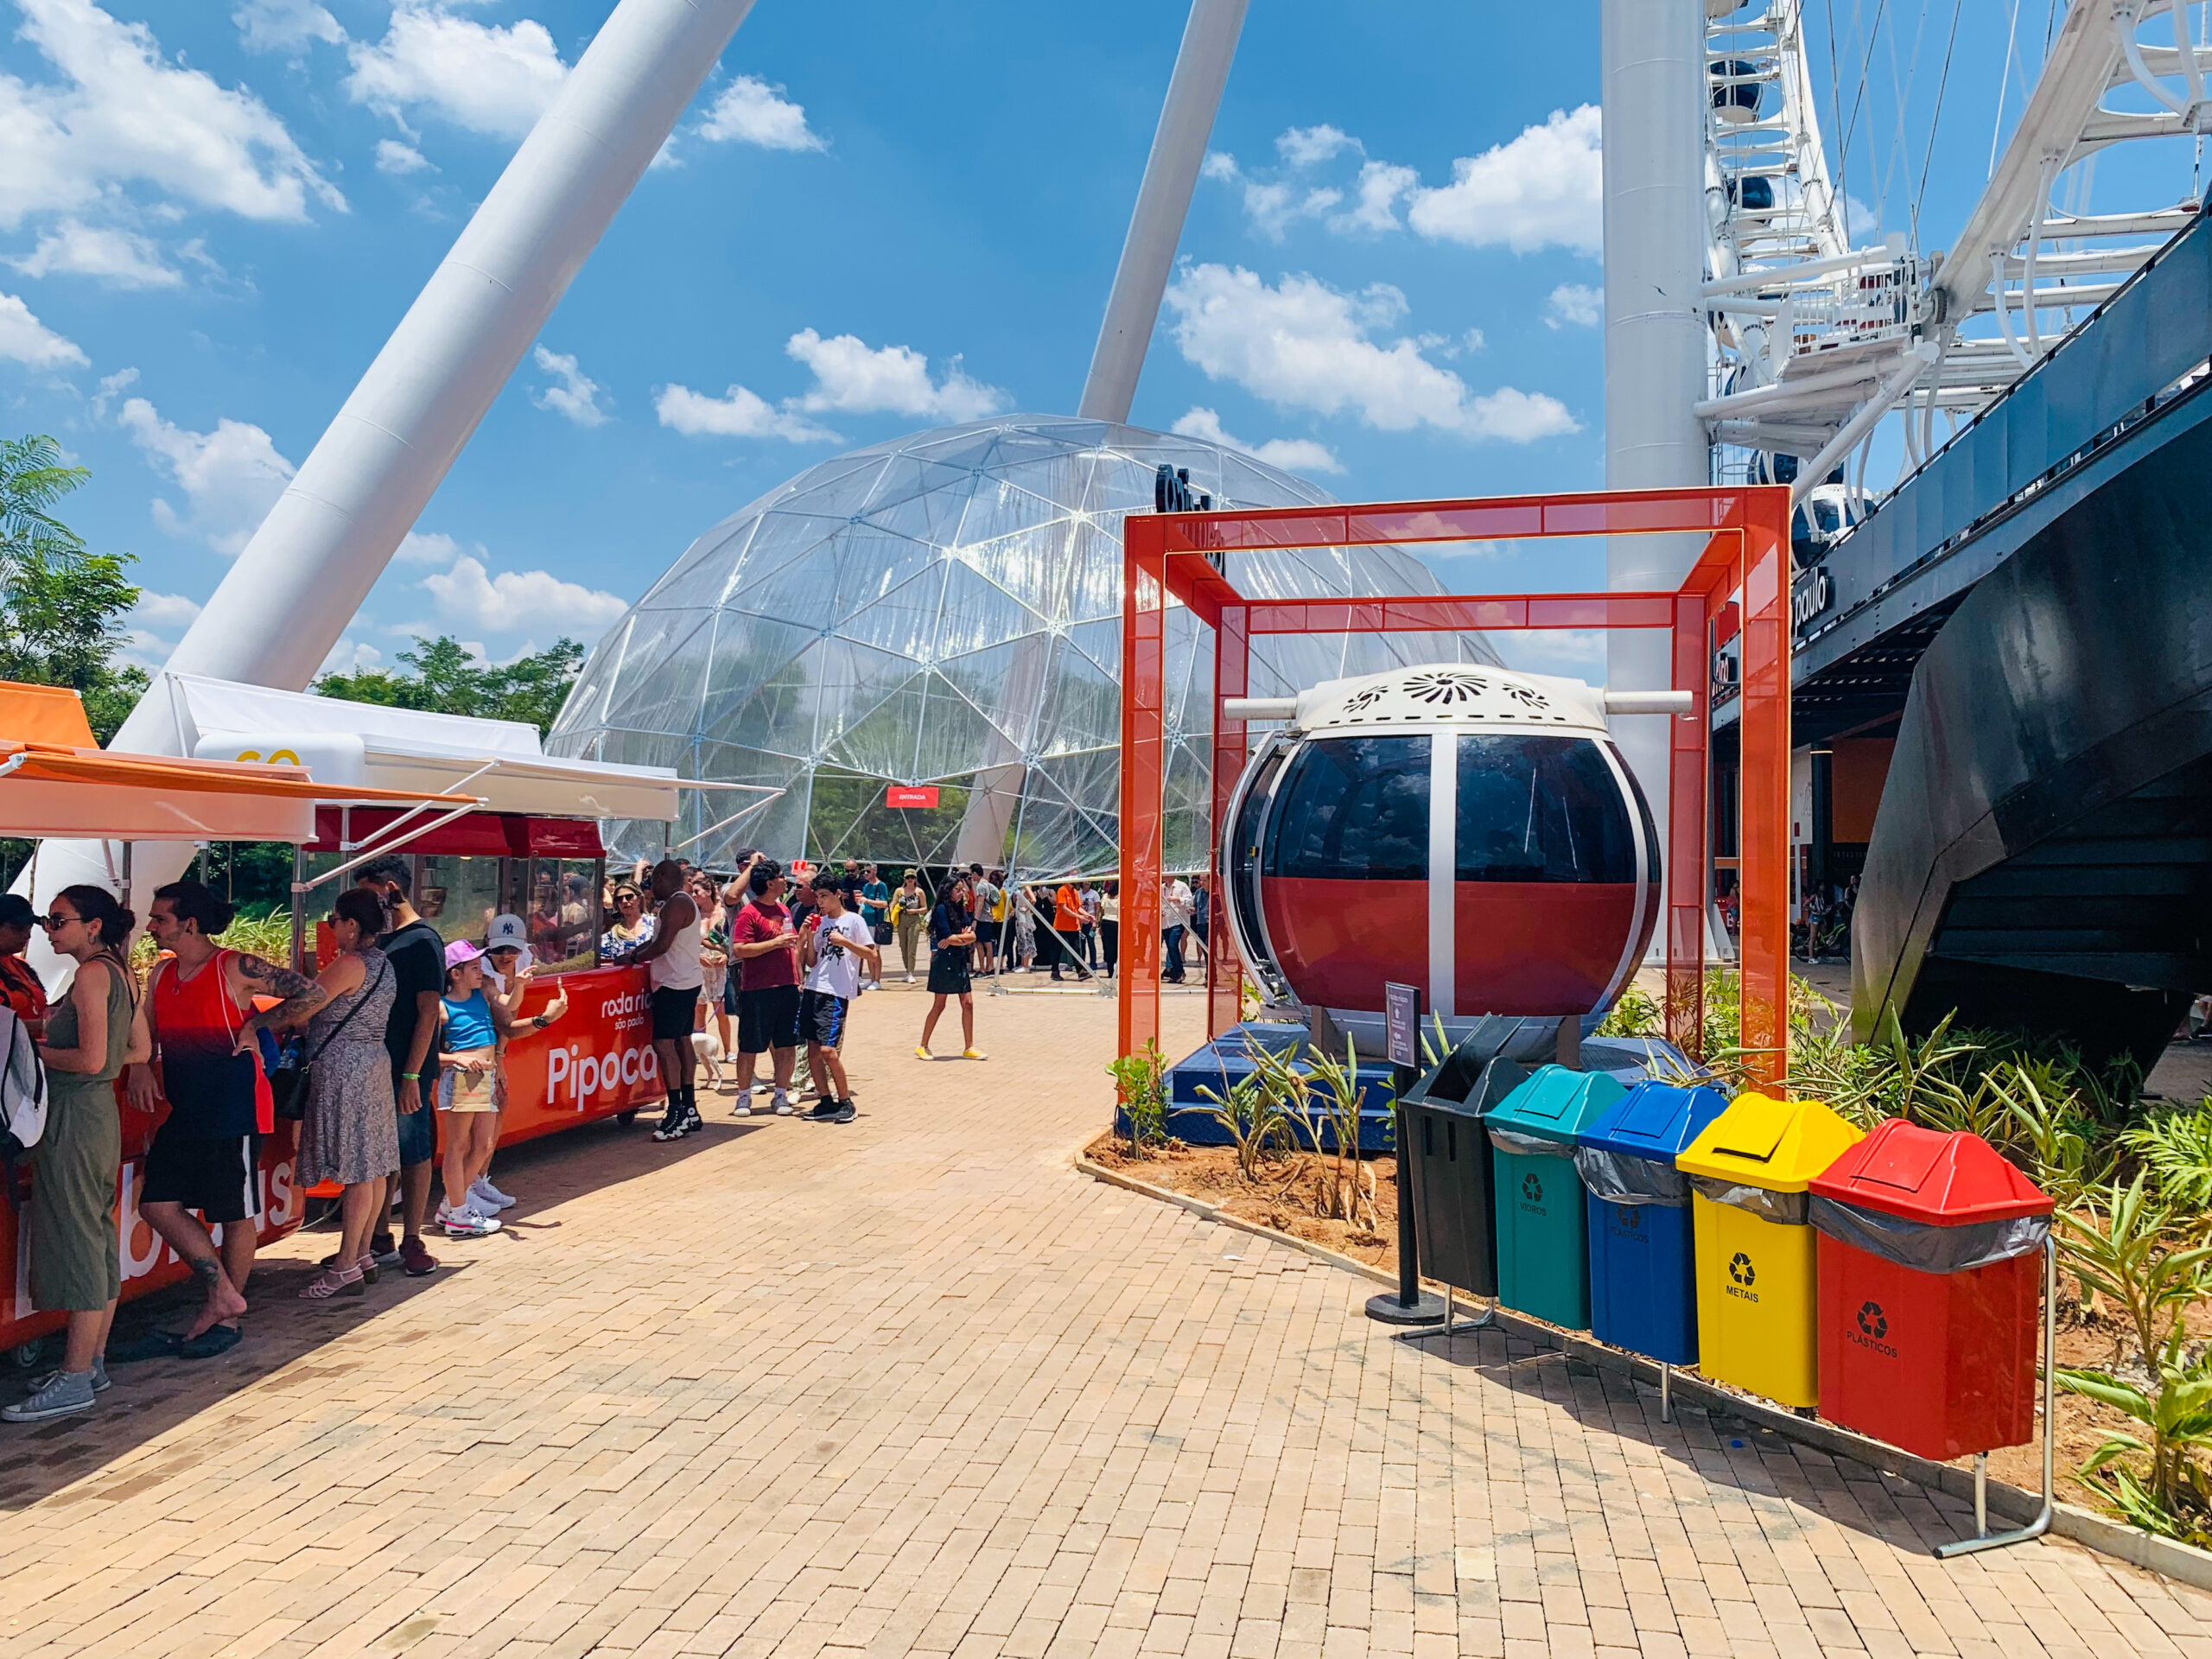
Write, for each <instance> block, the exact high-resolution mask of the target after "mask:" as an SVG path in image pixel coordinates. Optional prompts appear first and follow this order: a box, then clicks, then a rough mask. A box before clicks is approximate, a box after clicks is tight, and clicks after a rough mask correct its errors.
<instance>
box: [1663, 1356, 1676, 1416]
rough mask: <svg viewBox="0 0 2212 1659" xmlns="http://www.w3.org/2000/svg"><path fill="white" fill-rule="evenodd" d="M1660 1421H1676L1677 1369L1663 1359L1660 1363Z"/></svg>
mask: <svg viewBox="0 0 2212 1659" xmlns="http://www.w3.org/2000/svg"><path fill="white" fill-rule="evenodd" d="M1659 1421H1661V1422H1662V1423H1671V1422H1673V1421H1675V1368H1674V1367H1673V1366H1671V1365H1669V1363H1667V1362H1666V1361H1665V1360H1663V1359H1662V1360H1661V1361H1660V1362H1659Z"/></svg>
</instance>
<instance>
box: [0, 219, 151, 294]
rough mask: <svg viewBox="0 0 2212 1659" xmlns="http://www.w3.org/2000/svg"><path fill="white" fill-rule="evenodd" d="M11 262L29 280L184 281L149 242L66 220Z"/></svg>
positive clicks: (138, 284)
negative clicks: (54, 278) (65, 277)
mask: <svg viewBox="0 0 2212 1659" xmlns="http://www.w3.org/2000/svg"><path fill="white" fill-rule="evenodd" d="M8 263H9V264H11V265H13V266H14V267H15V268H16V270H20V271H22V273H23V275H24V276H26V277H49V276H54V275H67V276H72V277H93V278H95V279H96V280H98V281H99V282H103V283H106V284H107V285H108V286H109V287H111V288H175V287H177V286H179V285H180V284H181V283H183V281H184V277H183V275H182V273H181V272H180V271H178V270H176V269H175V267H174V266H172V265H170V264H168V263H167V262H166V261H164V260H163V259H162V251H161V249H160V248H159V247H158V246H156V245H155V244H154V243H153V242H152V241H151V240H150V239H149V238H146V237H143V236H140V235H138V234H137V232H132V231H122V230H116V229H113V228H111V227H108V226H94V225H86V224H85V223H84V222H83V221H81V220H79V219H63V220H62V221H61V222H60V224H59V225H57V226H54V228H53V229H52V230H50V231H48V232H46V233H45V234H44V235H42V236H41V237H40V238H39V239H38V245H37V246H36V247H35V248H33V249H32V250H31V251H29V253H27V254H24V255H22V257H19V258H14V259H10V260H9V261H8Z"/></svg>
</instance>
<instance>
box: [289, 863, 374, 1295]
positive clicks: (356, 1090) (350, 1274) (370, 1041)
mask: <svg viewBox="0 0 2212 1659" xmlns="http://www.w3.org/2000/svg"><path fill="white" fill-rule="evenodd" d="M384 920H385V918H384V905H383V902H382V901H381V900H380V899H378V897H377V895H376V894H375V893H372V892H371V891H370V890H369V889H368V888H366V887H354V888H353V889H351V890H350V891H348V892H346V893H340V894H339V895H338V899H337V902H336V905H335V907H334V909H333V910H332V912H331V914H330V935H331V938H332V940H333V941H334V943H335V944H337V946H338V954H337V956H336V957H334V958H332V960H331V962H330V963H329V964H328V965H327V967H325V968H324V969H323V970H322V971H321V973H320V974H318V975H317V976H315V983H316V984H318V985H320V986H321V987H322V988H323V989H324V990H325V991H327V992H328V993H329V996H330V1000H329V1001H327V1002H325V1003H324V1004H323V1005H322V1006H321V1007H320V1008H318V1009H316V1010H315V1016H314V1018H313V1019H311V1020H309V1021H308V1041H307V1051H306V1058H307V1060H308V1101H307V1114H306V1116H304V1117H303V1118H302V1120H301V1122H300V1155H299V1164H298V1167H297V1172H296V1174H295V1175H294V1177H293V1179H294V1180H295V1181H296V1183H297V1184H298V1185H300V1186H302V1187H309V1186H314V1185H318V1184H319V1183H321V1182H323V1181H336V1182H338V1183H340V1185H343V1186H344V1187H345V1189H346V1192H345V1194H344V1196H343V1197H341V1198H340V1199H339V1200H338V1226H339V1237H338V1254H337V1255H334V1256H333V1257H332V1258H331V1261H330V1265H329V1266H328V1267H327V1268H325V1269H324V1270H323V1272H322V1274H321V1277H319V1278H317V1279H316V1280H315V1281H314V1282H313V1283H311V1284H309V1285H308V1287H307V1288H306V1289H305V1290H303V1291H302V1292H301V1293H300V1297H301V1300H303V1301H310V1302H321V1301H327V1300H329V1299H330V1298H331V1297H333V1296H359V1295H360V1294H363V1291H362V1287H363V1286H364V1285H365V1284H371V1283H373V1282H374V1281H375V1279H376V1272H377V1259H376V1256H375V1254H374V1253H373V1252H372V1251H371V1250H370V1249H369V1234H370V1232H371V1230H372V1229H373V1228H374V1226H375V1224H376V1221H377V1210H378V1201H379V1200H380V1199H381V1198H382V1197H383V1196H384V1182H385V1177H386V1176H388V1175H395V1174H397V1173H398V1172H399V1114H398V1108H397V1104H396V1103H395V1102H394V1100H393V1096H392V1091H391V1056H390V1054H389V1053H387V1052H386V1051H385V1045H384V1033H385V1024H386V1022H387V1021H388V1020H390V1019H391V1004H392V998H393V997H394V995H397V990H398V984H399V982H398V980H397V978H396V977H395V976H394V975H393V972H392V967H391V963H389V962H388V961H386V960H385V954H384V952H383V951H381V950H378V949H377V935H378V933H380V932H382V931H384Z"/></svg>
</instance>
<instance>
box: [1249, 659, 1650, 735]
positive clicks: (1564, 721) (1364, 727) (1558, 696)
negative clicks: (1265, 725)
mask: <svg viewBox="0 0 2212 1659" xmlns="http://www.w3.org/2000/svg"><path fill="white" fill-rule="evenodd" d="M1291 725H1292V726H1293V727H1294V728H1295V729H1297V730H1299V731H1302V732H1306V733H1309V734H1317V735H1318V734H1323V733H1327V734H1338V733H1347V732H1356V731H1383V730H1389V731H1394V732H1402V731H1412V730H1422V731H1427V730H1431V729H1433V728H1436V727H1438V726H1445V727H1451V728H1465V729H1468V730H1480V731H1517V732H1571V733H1576V734H1588V735H1590V736H1603V735H1604V734H1605V729H1606V728H1605V696H1604V694H1603V693H1602V692H1601V691H1599V690H1598V689H1597V688H1596V687H1594V686H1592V685H1588V684H1586V683H1583V682H1582V681H1580V680H1570V679H1562V678H1560V677H1557V676H1555V675H1550V674H1520V673H1516V672H1514V671H1512V670H1510V669H1503V668H1493V667H1491V666H1489V665H1487V664H1469V663H1434V664H1429V665H1427V666H1426V667H1420V668H1398V669H1390V670H1387V671H1384V672H1383V673H1380V674H1367V675H1362V676H1360V677H1357V678H1356V679H1347V680H1326V681H1324V682H1323V683H1321V684H1319V685H1317V686H1314V687H1313V688H1312V689H1310V690H1306V691H1302V692H1300V694H1299V696H1298V713H1297V715H1295V716H1294V718H1293V719H1292V721H1291Z"/></svg>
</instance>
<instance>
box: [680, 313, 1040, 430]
mask: <svg viewBox="0 0 2212 1659" xmlns="http://www.w3.org/2000/svg"><path fill="white" fill-rule="evenodd" d="M784 351H785V354H786V355H788V356H790V357H791V358H793V359H796V360H797V361H798V362H801V363H804V364H805V365H806V366H807V367H808V368H810V369H811V370H813V371H814V384H813V385H811V386H810V387H809V388H808V389H807V390H806V391H804V392H802V393H801V394H800V395H798V397H786V398H785V399H784V401H783V403H782V404H780V405H778V404H771V403H769V401H768V400H767V399H766V398H765V397H761V396H760V393H758V392H756V391H751V390H750V389H748V388H747V387H744V386H732V387H730V388H729V390H728V391H727V392H725V393H724V394H723V395H722V396H721V397H709V396H708V395H707V394H706V393H704V392H701V391H692V390H691V388H690V387H689V386H682V385H669V386H664V387H662V388H661V391H660V394H659V396H658V397H657V398H655V399H654V402H653V410H654V412H655V413H656V414H657V415H658V416H659V417H660V423H661V424H662V425H663V426H665V427H671V428H673V429H675V430H677V431H678V432H681V433H683V434H684V435H686V436H689V437H722V438H782V439H784V440H785V441H786V442H791V443H818V442H829V441H830V440H833V439H835V438H836V433H835V432H832V431H830V430H829V429H828V428H827V427H824V426H822V425H820V424H818V423H816V422H814V421H810V420H808V419H807V418H806V416H810V415H825V414H833V413H834V414H841V415H883V414H891V415H906V416H912V417H913V418H915V419H918V420H925V421H936V422H940V423H946V424H957V423H959V422H962V421H973V420H978V419H980V418H982V416H986V415H989V414H992V413H995V411H996V410H1001V409H1003V408H1005V407H1006V406H1007V395H1006V393H1004V392H1003V391H1000V390H999V389H998V388H997V387H996V386H987V385H983V384H982V382H981V381H980V380H976V379H972V378H969V376H968V375H966V374H964V373H963V372H961V368H960V359H958V358H957V357H956V358H954V359H952V360H951V362H950V364H949V365H947V366H946V369H945V373H944V378H943V379H940V380H932V379H931V378H930V360H929V359H928V358H926V357H925V356H923V355H922V353H919V352H918V351H916V350H914V349H913V348H912V346H869V345H868V343H867V342H866V341H865V340H861V339H860V338H859V337H858V336H857V335H855V334H836V335H833V336H831V337H830V338H829V339H828V340H824V339H823V337H822V336H821V334H818V333H817V332H816V331H815V330H814V329H811V328H802V329H800V330H799V332H798V333H797V334H793V335H792V336H791V338H790V339H789V340H786V341H785V343H784Z"/></svg>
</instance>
